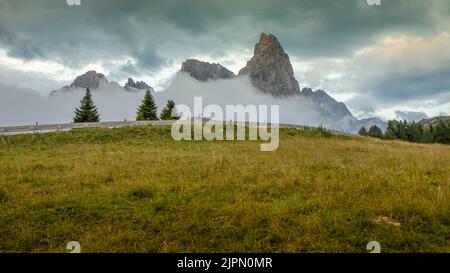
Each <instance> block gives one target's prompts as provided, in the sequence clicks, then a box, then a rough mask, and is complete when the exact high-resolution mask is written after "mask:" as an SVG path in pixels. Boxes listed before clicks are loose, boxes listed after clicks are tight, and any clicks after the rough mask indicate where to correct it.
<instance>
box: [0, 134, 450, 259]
mask: <svg viewBox="0 0 450 273" xmlns="http://www.w3.org/2000/svg"><path fill="white" fill-rule="evenodd" d="M69 241H78V242H80V244H81V248H82V252H365V248H366V245H367V243H368V242H370V241H379V242H380V243H381V245H382V251H383V252H450V146H445V145H421V144H410V143H404V142H389V141H380V140H375V139H370V138H361V137H350V136H343V135H334V134H333V135H329V134H325V133H323V132H321V131H319V130H298V129H281V130H280V147H279V149H278V151H276V152H261V151H260V142H255V141H244V142H239V141H231V142H229V141H222V142H218V141H214V142H208V141H192V142H188V141H183V142H175V141H173V140H172V138H171V136H170V127H167V126H159V127H158V126H154V127H152V126H148V127H147V126H144V127H130V128H120V129H82V130H74V131H71V132H59V133H49V134H40V135H39V134H35V135H21V136H3V137H2V136H0V252H67V250H66V245H67V243H68V242H69Z"/></svg>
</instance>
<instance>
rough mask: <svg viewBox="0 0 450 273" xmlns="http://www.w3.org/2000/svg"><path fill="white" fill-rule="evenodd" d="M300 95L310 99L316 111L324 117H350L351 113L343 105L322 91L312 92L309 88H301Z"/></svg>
mask: <svg viewBox="0 0 450 273" xmlns="http://www.w3.org/2000/svg"><path fill="white" fill-rule="evenodd" d="M300 95H301V96H303V97H305V98H309V99H311V100H312V101H313V103H314V106H315V107H316V108H317V110H319V111H320V113H321V114H322V115H324V116H326V117H330V118H335V117H344V116H352V113H351V112H350V110H348V108H347V106H346V105H345V104H344V103H342V102H338V101H336V100H335V99H333V98H332V97H331V96H329V95H328V94H327V93H326V92H325V91H323V90H317V91H315V92H314V91H312V89H311V88H303V89H302V92H301V93H300Z"/></svg>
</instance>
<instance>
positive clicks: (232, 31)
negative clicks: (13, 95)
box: [0, 0, 450, 119]
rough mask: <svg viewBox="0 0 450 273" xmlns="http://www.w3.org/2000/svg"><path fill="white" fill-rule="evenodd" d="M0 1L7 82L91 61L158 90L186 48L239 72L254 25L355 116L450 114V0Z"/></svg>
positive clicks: (303, 79)
mask: <svg viewBox="0 0 450 273" xmlns="http://www.w3.org/2000/svg"><path fill="white" fill-rule="evenodd" d="M81 2H82V5H81V6H68V5H67V4H66V0H20V1H19V0H0V100H1V97H2V94H1V92H2V88H8V87H11V86H12V87H14V88H23V89H26V90H30V89H31V90H33V91H36V92H39V93H41V94H48V93H49V91H51V90H53V89H57V88H59V87H61V86H62V85H66V84H69V83H70V82H71V81H72V80H73V79H74V78H75V77H76V76H77V75H79V74H82V73H84V72H85V71H87V70H91V69H94V70H97V71H99V72H103V73H104V74H106V75H107V77H108V79H109V80H115V81H118V82H119V83H121V84H123V83H124V82H125V80H126V78H128V77H129V76H132V77H134V78H136V79H139V80H145V81H147V82H148V83H149V84H150V85H152V86H155V87H156V89H157V90H162V89H164V88H165V87H167V85H168V83H169V82H170V79H171V78H172V77H173V75H174V74H175V73H176V72H177V70H178V69H179V68H180V65H181V62H182V61H183V60H185V59H188V58H197V59H202V60H205V61H214V62H220V63H221V64H223V65H224V66H226V67H228V68H229V69H230V70H232V71H234V72H235V73H237V72H238V70H239V69H240V68H242V67H243V66H245V63H246V61H247V60H248V59H249V58H251V56H252V53H253V47H254V44H255V43H256V41H257V39H258V37H259V34H260V33H261V32H267V33H272V34H274V35H275V36H277V37H278V38H279V40H280V42H281V43H282V45H283V46H284V48H285V50H286V51H287V53H288V54H289V56H290V58H291V61H292V64H293V67H294V70H295V75H296V78H297V79H298V80H299V82H300V84H301V87H306V86H309V87H313V88H315V89H317V88H322V89H325V90H326V91H327V92H329V93H330V94H331V95H332V96H334V97H335V98H337V99H338V100H340V101H344V102H345V103H346V104H347V105H348V107H349V108H350V110H351V111H352V112H353V113H354V114H355V116H357V117H368V116H380V117H384V118H394V117H401V118H413V119H417V118H422V117H425V116H434V115H440V114H447V115H448V114H450V0H381V2H382V5H381V6H369V5H368V4H367V3H366V0H304V1H302V0H277V1H275V0H272V1H269V0H226V1H225V0H220V1H219V0H161V1H157V0H155V1H148V0H128V1H124V0H81Z"/></svg>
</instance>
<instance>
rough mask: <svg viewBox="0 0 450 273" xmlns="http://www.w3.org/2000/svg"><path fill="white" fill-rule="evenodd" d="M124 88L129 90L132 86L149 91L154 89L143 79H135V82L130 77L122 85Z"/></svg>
mask: <svg viewBox="0 0 450 273" xmlns="http://www.w3.org/2000/svg"><path fill="white" fill-rule="evenodd" d="M124 88H125V89H127V90H130V89H132V88H134V89H138V90H147V89H148V90H150V91H154V90H153V88H152V87H151V86H150V85H148V84H147V83H146V82H144V81H137V82H135V81H134V80H133V79H132V78H128V81H127V83H126V84H125V86H124Z"/></svg>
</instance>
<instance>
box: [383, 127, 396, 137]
mask: <svg viewBox="0 0 450 273" xmlns="http://www.w3.org/2000/svg"><path fill="white" fill-rule="evenodd" d="M384 139H386V140H394V139H396V136H395V133H394V130H392V129H391V128H388V129H386V132H385V133H384Z"/></svg>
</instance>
